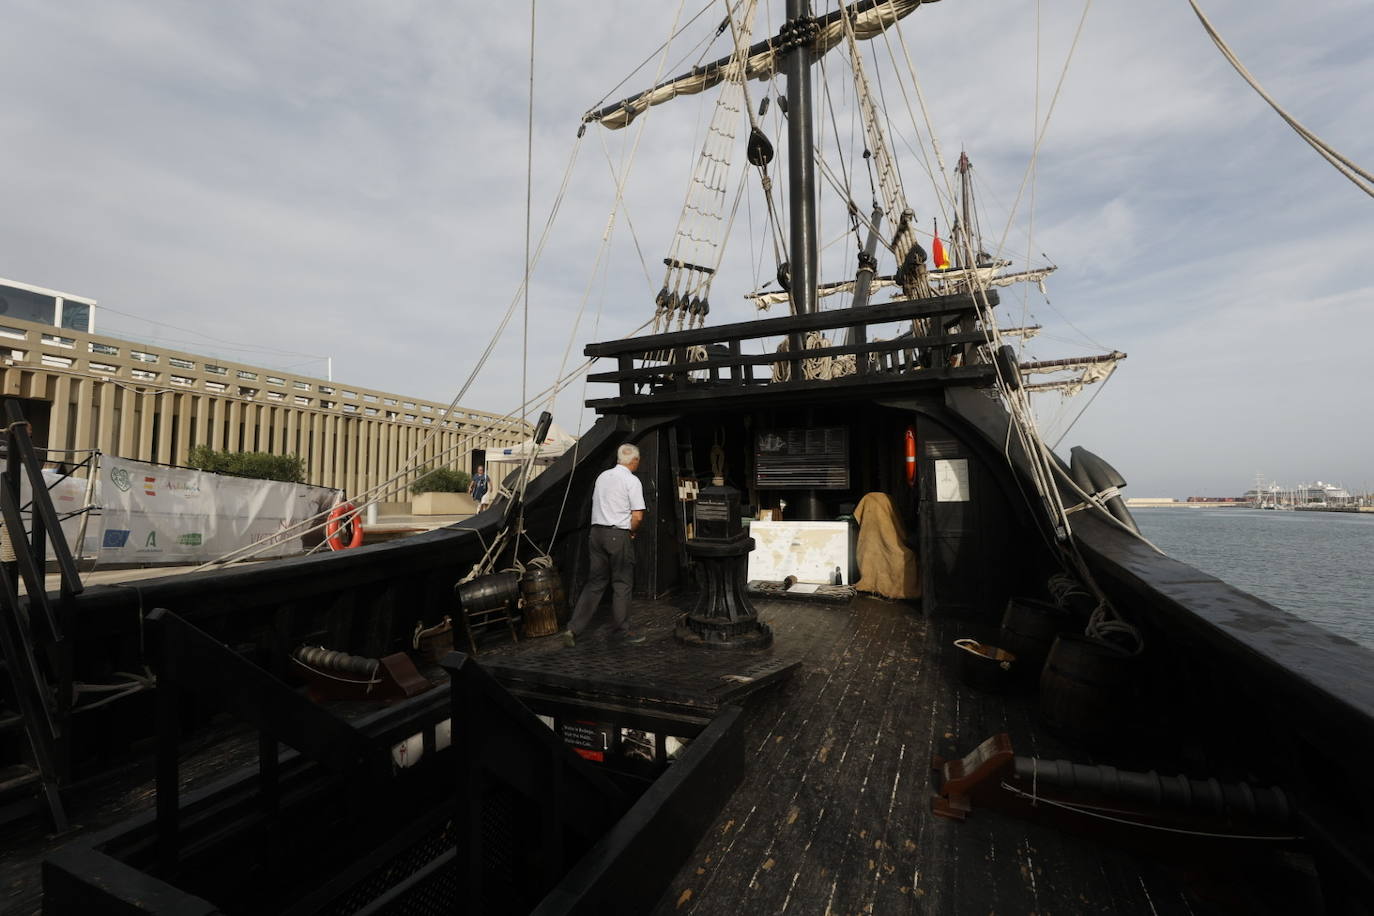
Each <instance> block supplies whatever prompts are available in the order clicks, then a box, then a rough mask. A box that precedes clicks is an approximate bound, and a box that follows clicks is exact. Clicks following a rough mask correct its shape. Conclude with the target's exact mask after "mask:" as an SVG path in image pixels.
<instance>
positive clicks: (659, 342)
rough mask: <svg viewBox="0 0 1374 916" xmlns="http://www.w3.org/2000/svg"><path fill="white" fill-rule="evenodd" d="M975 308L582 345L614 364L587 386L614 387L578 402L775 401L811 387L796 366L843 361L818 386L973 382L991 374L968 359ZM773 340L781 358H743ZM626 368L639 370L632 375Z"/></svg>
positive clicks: (878, 309)
mask: <svg viewBox="0 0 1374 916" xmlns="http://www.w3.org/2000/svg"><path fill="white" fill-rule="evenodd" d="M987 296H988V302H989V304H990V305H996V304H997V295H996V293H995V292H992V291H989V292H988V293H987ZM979 305H980V303H979V302H978V301H976V300H975V299H974V298H973V297H972V296H969V295H967V294H960V295H953V296H937V297H933V298H928V299H908V300H901V301H898V302H887V303H883V304H881V305H870V306H864V307H861V308H849V309H838V310H835V311H829V312H814V313H811V314H807V315H788V316H784V317H780V318H764V319H760V320H757V321H743V322H739V323H736V324H727V325H721V326H718V327H707V328H693V329H690V330H683V331H673V332H669V333H666V334H652V335H648V336H644V337H633V338H628V339H625V340H616V341H607V342H604V343H594V344H589V345H588V346H587V347H586V348H585V349H584V351H583V352H584V353H585V355H587V356H591V357H598V358H607V359H614V360H616V363H617V368H616V369H615V370H614V371H610V372H596V373H592V374H591V375H589V376H588V381H592V382H609V383H612V384H616V385H618V386H619V396H618V397H615V398H606V399H597V400H591V401H588V402H587V403H588V406H590V407H596V408H598V409H603V410H611V411H614V410H616V409H618V408H625V407H633V406H636V405H638V404H640V403H642V402H643V401H644V399H645V398H647V397H651V396H654V397H655V402H656V403H659V404H661V403H662V402H663V401H664V400H665V399H667V400H692V399H708V398H718V397H721V396H722V395H724V396H730V395H731V394H743V393H750V392H751V391H752V392H756V391H757V390H758V389H759V387H760V386H769V388H770V389H772V390H777V391H779V392H781V391H790V390H796V389H800V388H804V387H812V386H814V385H815V383H816V380H809V379H806V378H805V377H804V376H805V372H804V364H805V363H809V362H812V361H814V360H819V359H823V358H825V357H839V356H846V355H853V356H854V357H855V359H854V370H855V371H854V372H853V374H852V375H849V376H846V377H845V378H844V379H836V378H833V377H832V378H829V379H825V380H824V381H826V382H827V383H833V382H836V381H842V382H844V383H845V384H847V385H853V386H860V387H871V386H874V385H882V384H884V383H891V382H901V381H909V380H910V378H911V377H913V376H915V375H916V374H918V373H920V374H921V377H922V378H923V379H927V380H929V381H931V382H962V383H971V382H973V383H976V382H977V381H981V380H984V379H986V378H988V377H990V376H991V375H992V374H993V371H992V368H991V366H990V365H988V364H986V363H983V364H979V365H974V364H972V360H970V359H969V358H968V356H969V354H970V353H972V352H973V351H974V350H975V349H976V348H977V347H978V346H980V345H982V344H984V343H985V342H986V336H985V334H984V333H983V332H982V331H980V330H977V329H976V328H975V326H974V322H973V317H974V316H975V315H976V313H977V309H978V307H979ZM923 319H929V320H930V327H932V328H933V330H932V331H931V332H930V333H926V334H917V333H915V332H914V331H908V332H905V333H903V334H900V335H898V336H897V337H895V338H893V339H891V340H875V341H869V340H867V330H868V328H869V327H871V326H873V325H881V324H891V323H893V322H904V321H911V322H915V321H918V320H923ZM837 329H853V338H854V341H855V342H853V343H847V344H832V345H827V346H822V347H815V348H810V349H808V348H806V346H805V340H806V336H807V335H808V334H811V333H813V332H825V331H833V330H837ZM777 338H783V339H785V340H786V341H787V348H786V349H785V350H778V351H774V352H768V353H757V354H746V353H745V352H744V349H745V344H746V343H747V342H748V341H759V342H760V344H763V342H764V341H765V340H768V339H777ZM703 357H704V358H703ZM955 357H957V358H955ZM636 361H639V362H640V365H638V366H636ZM778 364H783V365H785V366H787V367H788V369H789V371H787V372H784V373H781V375H785V376H786V378H785V379H781V380H775V379H774V373H773V367H774V366H776V365H778ZM760 366H761V367H764V368H765V369H766V370H767V372H766V373H765V375H764V376H763V377H759V376H756V375H755V369H756V368H758V367H760Z"/></svg>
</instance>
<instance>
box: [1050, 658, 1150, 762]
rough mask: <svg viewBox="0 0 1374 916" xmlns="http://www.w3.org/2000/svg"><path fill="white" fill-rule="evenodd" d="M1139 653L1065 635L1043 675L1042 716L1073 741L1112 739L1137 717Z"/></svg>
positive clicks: (1104, 741) (1100, 742)
mask: <svg viewBox="0 0 1374 916" xmlns="http://www.w3.org/2000/svg"><path fill="white" fill-rule="evenodd" d="M1135 660H1136V659H1135V656H1134V655H1133V654H1132V653H1130V652H1128V651H1126V650H1125V649H1122V648H1120V647H1119V646H1114V645H1112V644H1111V643H1106V642H1102V641H1101V640H1098V639H1092V638H1090V637H1087V636H1082V635H1079V634H1077V633H1061V634H1060V635H1059V636H1058V637H1057V638H1056V639H1055V641H1054V646H1053V647H1052V648H1051V649H1050V654H1049V658H1048V659H1047V660H1046V662H1045V670H1044V672H1043V673H1042V674H1041V675H1040V717H1041V718H1042V719H1043V720H1044V722H1045V725H1046V726H1048V727H1049V729H1050V730H1051V731H1053V732H1055V733H1057V734H1059V735H1061V736H1062V737H1064V738H1067V739H1068V740H1070V741H1074V742H1077V743H1079V744H1082V745H1085V746H1089V747H1093V746H1099V747H1100V746H1103V745H1107V744H1110V743H1112V741H1113V740H1114V739H1115V738H1116V737H1117V735H1118V733H1119V730H1120V729H1121V727H1122V726H1123V725H1124V724H1125V723H1126V722H1127V721H1128V720H1129V718H1130V717H1131V705H1132V691H1133V688H1134V685H1135V677H1136V674H1135Z"/></svg>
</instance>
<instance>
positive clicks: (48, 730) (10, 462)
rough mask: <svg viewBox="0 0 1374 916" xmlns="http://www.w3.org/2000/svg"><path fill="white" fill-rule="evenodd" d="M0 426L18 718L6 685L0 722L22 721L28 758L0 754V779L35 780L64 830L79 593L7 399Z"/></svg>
mask: <svg viewBox="0 0 1374 916" xmlns="http://www.w3.org/2000/svg"><path fill="white" fill-rule="evenodd" d="M5 423H6V428H5V432H4V437H3V441H4V443H5V469H4V471H3V472H0V519H3V523H4V535H5V537H6V539H7V540H8V542H9V544H10V546H11V547H12V548H13V551H14V559H12V560H8V561H0V668H3V670H4V672H5V675H7V680H8V693H9V694H10V695H11V696H12V697H13V702H14V704H15V707H16V708H17V709H18V715H17V717H16V716H14V715H12V714H7V713H6V704H5V703H4V694H5V690H4V689H3V688H2V687H0V724H3V725H4V726H5V727H6V728H7V729H8V728H14V727H17V726H22V728H23V730H24V732H25V736H26V739H27V743H28V745H29V749H30V753H31V755H32V763H28V762H18V761H14V760H9V759H5V758H3V757H0V770H3V771H5V772H6V773H7V774H8V775H9V778H8V779H5V780H0V782H2V783H3V784H4V785H5V786H6V787H21V788H22V787H24V786H29V785H33V784H35V783H36V784H37V788H38V789H39V790H41V795H42V797H43V799H44V801H45V802H46V803H47V806H48V811H49V813H50V815H51V816H52V823H53V826H54V828H55V829H56V830H58V831H62V830H65V829H66V828H67V816H66V812H65V809H64V807H63V804H62V798H61V795H60V793H59V791H58V787H59V785H60V784H61V783H62V782H63V780H64V778H65V776H66V771H67V754H68V751H69V745H68V730H69V724H70V723H69V718H70V712H71V697H72V672H71V658H72V653H71V641H70V640H69V639H68V635H69V634H68V633H67V632H66V630H67V629H68V627H69V626H70V613H71V602H72V599H73V598H74V597H75V596H76V595H79V594H80V593H81V591H82V587H81V579H80V577H79V576H78V575H77V571H76V562H75V560H73V559H72V554H71V551H70V550H69V549H68V547H67V540H66V538H65V537H64V536H63V535H62V528H61V519H60V518H59V517H58V513H57V509H56V507H54V506H53V502H52V497H51V495H50V494H49V493H48V483H47V482H46V481H45V480H44V479H43V462H42V460H41V459H40V458H39V457H38V453H37V450H36V449H35V446H34V444H33V440H32V439H31V438H30V429H29V424H28V423H27V422H26V421H25V420H24V417H23V415H22V414H21V413H20V409H19V405H18V403H16V402H15V401H13V400H6V401H5ZM25 480H27V481H28V485H29V489H30V491H31V492H32V497H31V501H30V502H29V503H27V504H25V503H24V501H23V497H22V495H21V489H20V487H21V483H22V481H25ZM26 513H27V515H28V517H29V525H28V528H27V529H26V528H25V514H26ZM49 542H51V543H52V549H53V559H54V561H55V562H56V564H57V569H58V572H59V573H60V591H59V593H58V594H59V597H58V601H57V602H56V603H54V602H53V600H52V598H51V597H50V596H49V595H48V594H47V591H46V584H45V578H44V576H45V567H46V562H47V561H46V556H47V547H48V543H49ZM20 581H22V582H23V584H24V587H25V590H26V592H27V598H26V602H27V606H25V602H22V601H21V600H20V597H19V582H20ZM16 774H19V775H16ZM0 801H3V799H0Z"/></svg>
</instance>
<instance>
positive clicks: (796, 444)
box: [754, 426, 849, 490]
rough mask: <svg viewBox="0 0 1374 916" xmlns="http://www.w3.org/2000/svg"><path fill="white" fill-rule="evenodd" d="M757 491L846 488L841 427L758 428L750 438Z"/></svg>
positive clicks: (845, 438) (846, 443)
mask: <svg viewBox="0 0 1374 916" xmlns="http://www.w3.org/2000/svg"><path fill="white" fill-rule="evenodd" d="M754 471H755V478H756V479H755V485H756V486H757V487H758V488H759V489H760V490H844V489H847V488H848V487H849V429H848V427H845V426H822V427H796V428H793V429H765V430H760V431H759V433H758V436H757V437H756V438H755V440H754Z"/></svg>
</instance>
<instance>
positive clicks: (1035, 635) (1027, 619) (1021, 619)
mask: <svg viewBox="0 0 1374 916" xmlns="http://www.w3.org/2000/svg"><path fill="white" fill-rule="evenodd" d="M1069 623H1070V617H1069V614H1068V613H1067V612H1066V611H1064V609H1063V608H1061V607H1059V605H1057V604H1050V603H1048V602H1046V601H1036V600H1035V599H1034V598H1012V599H1011V600H1010V601H1008V602H1007V609H1006V611H1005V613H1003V614H1002V630H1001V632H1000V634H999V635H998V637H997V644H998V645H999V646H1001V647H1002V648H1004V649H1006V650H1007V651H1008V652H1011V653H1012V654H1013V655H1015V656H1016V678H1017V680H1020V681H1023V682H1029V683H1032V684H1033V683H1035V681H1036V680H1037V679H1038V678H1039V677H1040V671H1041V669H1042V668H1044V667H1045V659H1046V658H1047V657H1049V654H1050V647H1051V646H1052V645H1054V637H1055V636H1056V635H1058V634H1059V633H1060V631H1062V630H1067V629H1068V628H1069Z"/></svg>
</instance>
